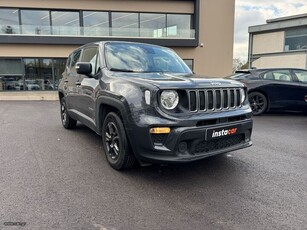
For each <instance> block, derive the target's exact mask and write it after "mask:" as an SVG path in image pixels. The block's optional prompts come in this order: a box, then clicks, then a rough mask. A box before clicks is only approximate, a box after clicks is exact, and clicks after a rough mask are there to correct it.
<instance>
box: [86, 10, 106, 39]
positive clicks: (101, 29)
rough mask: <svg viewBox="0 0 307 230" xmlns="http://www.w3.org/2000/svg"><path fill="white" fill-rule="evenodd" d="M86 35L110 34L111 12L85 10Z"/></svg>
mask: <svg viewBox="0 0 307 230" xmlns="http://www.w3.org/2000/svg"><path fill="white" fill-rule="evenodd" d="M83 26H84V35H86V36H109V13H108V12H95V11H83Z"/></svg>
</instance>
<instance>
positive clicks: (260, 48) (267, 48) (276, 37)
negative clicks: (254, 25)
mask: <svg viewBox="0 0 307 230" xmlns="http://www.w3.org/2000/svg"><path fill="white" fill-rule="evenodd" d="M284 44H285V32H284V31H281V32H273V33H265V34H256V35H254V37H253V54H254V55H255V54H264V53H275V52H283V51H284Z"/></svg>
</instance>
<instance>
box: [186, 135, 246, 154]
mask: <svg viewBox="0 0 307 230" xmlns="http://www.w3.org/2000/svg"><path fill="white" fill-rule="evenodd" d="M244 138H245V137H244V134H240V135H235V136H231V137H223V138H219V139H216V140H210V141H201V142H199V143H198V144H196V146H195V148H194V149H193V150H192V154H201V153H210V152H212V151H215V150H219V149H224V148H228V147H231V146H235V145H238V144H241V143H243V142H244V140H245V139H244Z"/></svg>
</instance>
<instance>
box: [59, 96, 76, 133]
mask: <svg viewBox="0 0 307 230" xmlns="http://www.w3.org/2000/svg"><path fill="white" fill-rule="evenodd" d="M61 120H62V125H63V127H64V128H65V129H73V128H75V127H76V125H77V121H76V120H75V119H73V118H71V117H70V116H69V114H68V112H67V105H66V102H65V98H64V97H63V98H62V99H61Z"/></svg>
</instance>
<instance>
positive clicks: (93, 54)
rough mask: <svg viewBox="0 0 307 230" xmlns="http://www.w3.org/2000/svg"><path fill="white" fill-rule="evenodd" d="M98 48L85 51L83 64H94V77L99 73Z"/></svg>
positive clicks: (82, 59)
mask: <svg viewBox="0 0 307 230" xmlns="http://www.w3.org/2000/svg"><path fill="white" fill-rule="evenodd" d="M97 51H98V50H97V47H89V48H85V49H84V50H83V54H82V58H81V61H82V62H89V63H91V64H92V75H95V74H96V73H97V72H98V71H99V64H98V65H97V63H98V62H97V56H98V52H97Z"/></svg>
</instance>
